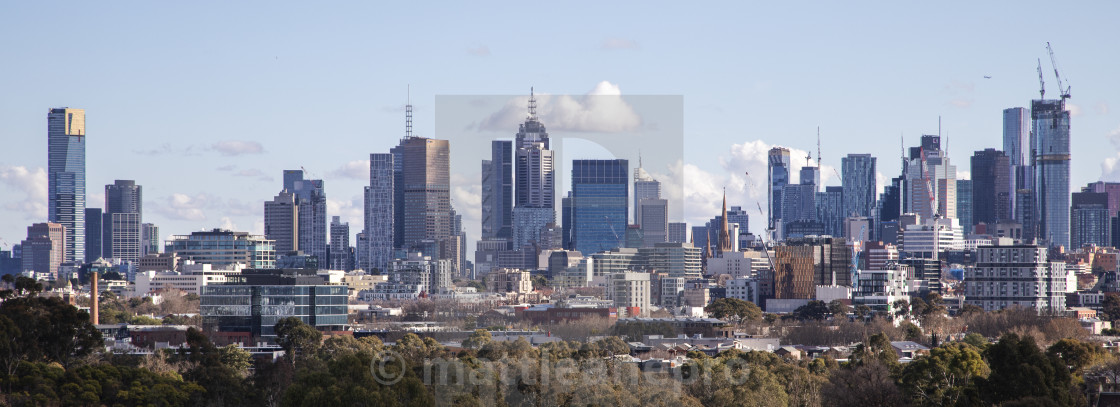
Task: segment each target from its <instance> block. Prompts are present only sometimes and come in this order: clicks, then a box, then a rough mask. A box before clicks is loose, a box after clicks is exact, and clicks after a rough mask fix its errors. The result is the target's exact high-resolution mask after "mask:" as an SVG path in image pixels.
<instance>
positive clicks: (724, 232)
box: [719, 187, 732, 254]
mask: <svg viewBox="0 0 1120 407" xmlns="http://www.w3.org/2000/svg"><path fill="white" fill-rule="evenodd" d="M731 251H732V245H731V230H730V227H729V226H728V224H727V188H726V187H724V188H723V212H722V213H721V214H720V224H719V252H720V254H722V253H728V252H731Z"/></svg>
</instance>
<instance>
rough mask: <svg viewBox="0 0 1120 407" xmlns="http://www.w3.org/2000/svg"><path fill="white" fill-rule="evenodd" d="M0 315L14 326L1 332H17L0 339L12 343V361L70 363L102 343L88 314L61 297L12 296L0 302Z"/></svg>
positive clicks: (99, 346) (88, 353)
mask: <svg viewBox="0 0 1120 407" xmlns="http://www.w3.org/2000/svg"><path fill="white" fill-rule="evenodd" d="M0 316H4V317H7V318H8V320H9V321H11V323H12V324H13V325H14V329H12V326H9V327H7V328H5V329H4V331H5V332H4V334H6V335H18V336H14V337H10V338H0V340H4V339H6V340H8V341H9V342H11V347H12V349H10V352H11V353H10V354H11V355H12V357H13V358H14V359H15V360H26V361H29V362H40V361H42V362H58V363H60V364H62V365H63V366H70V365H71V364H73V362H75V361H77V360H79V359H82V358H84V357H85V356H88V355H90V354H91V353H93V352H94V351H97V350H99V349H101V346H102V342H101V332H99V331H98V330H97V328H96V327H94V326H93V324H91V323H90V320H89V314H87V313H86V312H85V311H79V310H78V309H77V308H75V307H74V306H73V305H70V304H67V303H66V302H63V301H62V299H61V298H57V297H52V298H43V297H19V298H12V299H9V300H7V301H4V302H3V303H0Z"/></svg>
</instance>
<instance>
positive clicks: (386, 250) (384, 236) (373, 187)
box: [358, 154, 397, 273]
mask: <svg viewBox="0 0 1120 407" xmlns="http://www.w3.org/2000/svg"><path fill="white" fill-rule="evenodd" d="M394 159H395V156H394V155H393V154H370V155H369V186H368V187H366V188H365V231H364V232H363V235H364V236H365V242H364V244H365V245H366V248H365V259H362V260H361V263H362V264H360V265H359V268H361V269H364V270H366V271H367V272H372V271H373V270H374V269H377V270H378V271H380V272H381V273H385V271H386V270H388V267H389V262H391V261H393V244H394V238H393V234H394V233H395V232H396V230H397V228H396V227H395V225H394V222H395V221H396V219H395V216H394V213H395V211H396V209H395V206H394V205H395V204H396V202H395V200H394V196H395V194H396V192H395V191H396V188H394V184H393V183H394V181H395V180H396V177H395V175H394V168H395V164H394V161H393V160H394ZM358 244H359V245H361V244H363V242H359V243H358Z"/></svg>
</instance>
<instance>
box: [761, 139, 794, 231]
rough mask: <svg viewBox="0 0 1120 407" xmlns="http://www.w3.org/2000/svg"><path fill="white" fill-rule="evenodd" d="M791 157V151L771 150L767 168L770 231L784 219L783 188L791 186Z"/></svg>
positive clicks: (768, 224)
mask: <svg viewBox="0 0 1120 407" xmlns="http://www.w3.org/2000/svg"><path fill="white" fill-rule="evenodd" d="M789 157H790V156H789V149H786V148H782V147H774V148H772V149H770V154H769V158H768V162H767V167H766V179H767V183H766V202H767V203H768V205H767V206H768V208H767V210H768V212H769V213H768V214H767V218H769V222H768V223H767V227H768V228H770V229H774V228H775V226H776V225H777V222H778V221H779V220H781V219H782V188H784V187H785V186H786V185H788V184H789V176H790V174H789V171H790V161H789V160H790V158H789Z"/></svg>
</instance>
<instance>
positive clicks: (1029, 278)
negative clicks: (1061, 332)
mask: <svg viewBox="0 0 1120 407" xmlns="http://www.w3.org/2000/svg"><path fill="white" fill-rule="evenodd" d="M997 243H998V244H999V245H997V246H985V247H981V248H979V249H978V250H977V254H976V267H973V268H971V269H968V270H966V272H965V273H966V274H965V278H964V284H965V303H966V304H971V305H976V306H979V307H981V308H984V310H985V311H996V310H1000V309H1004V308H1007V307H1010V306H1014V305H1019V306H1024V307H1030V308H1035V309H1037V310H1039V311H1062V310H1065V308H1066V303H1065V293H1066V284H1067V281H1068V275H1067V271H1066V268H1065V263H1062V262H1048V261H1047V258H1046V255H1047V251H1046V248H1045V247H1039V246H1035V245H1016V244H1013V243H1012V240H1011V239H1008V238H999V239H998V240H997Z"/></svg>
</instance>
